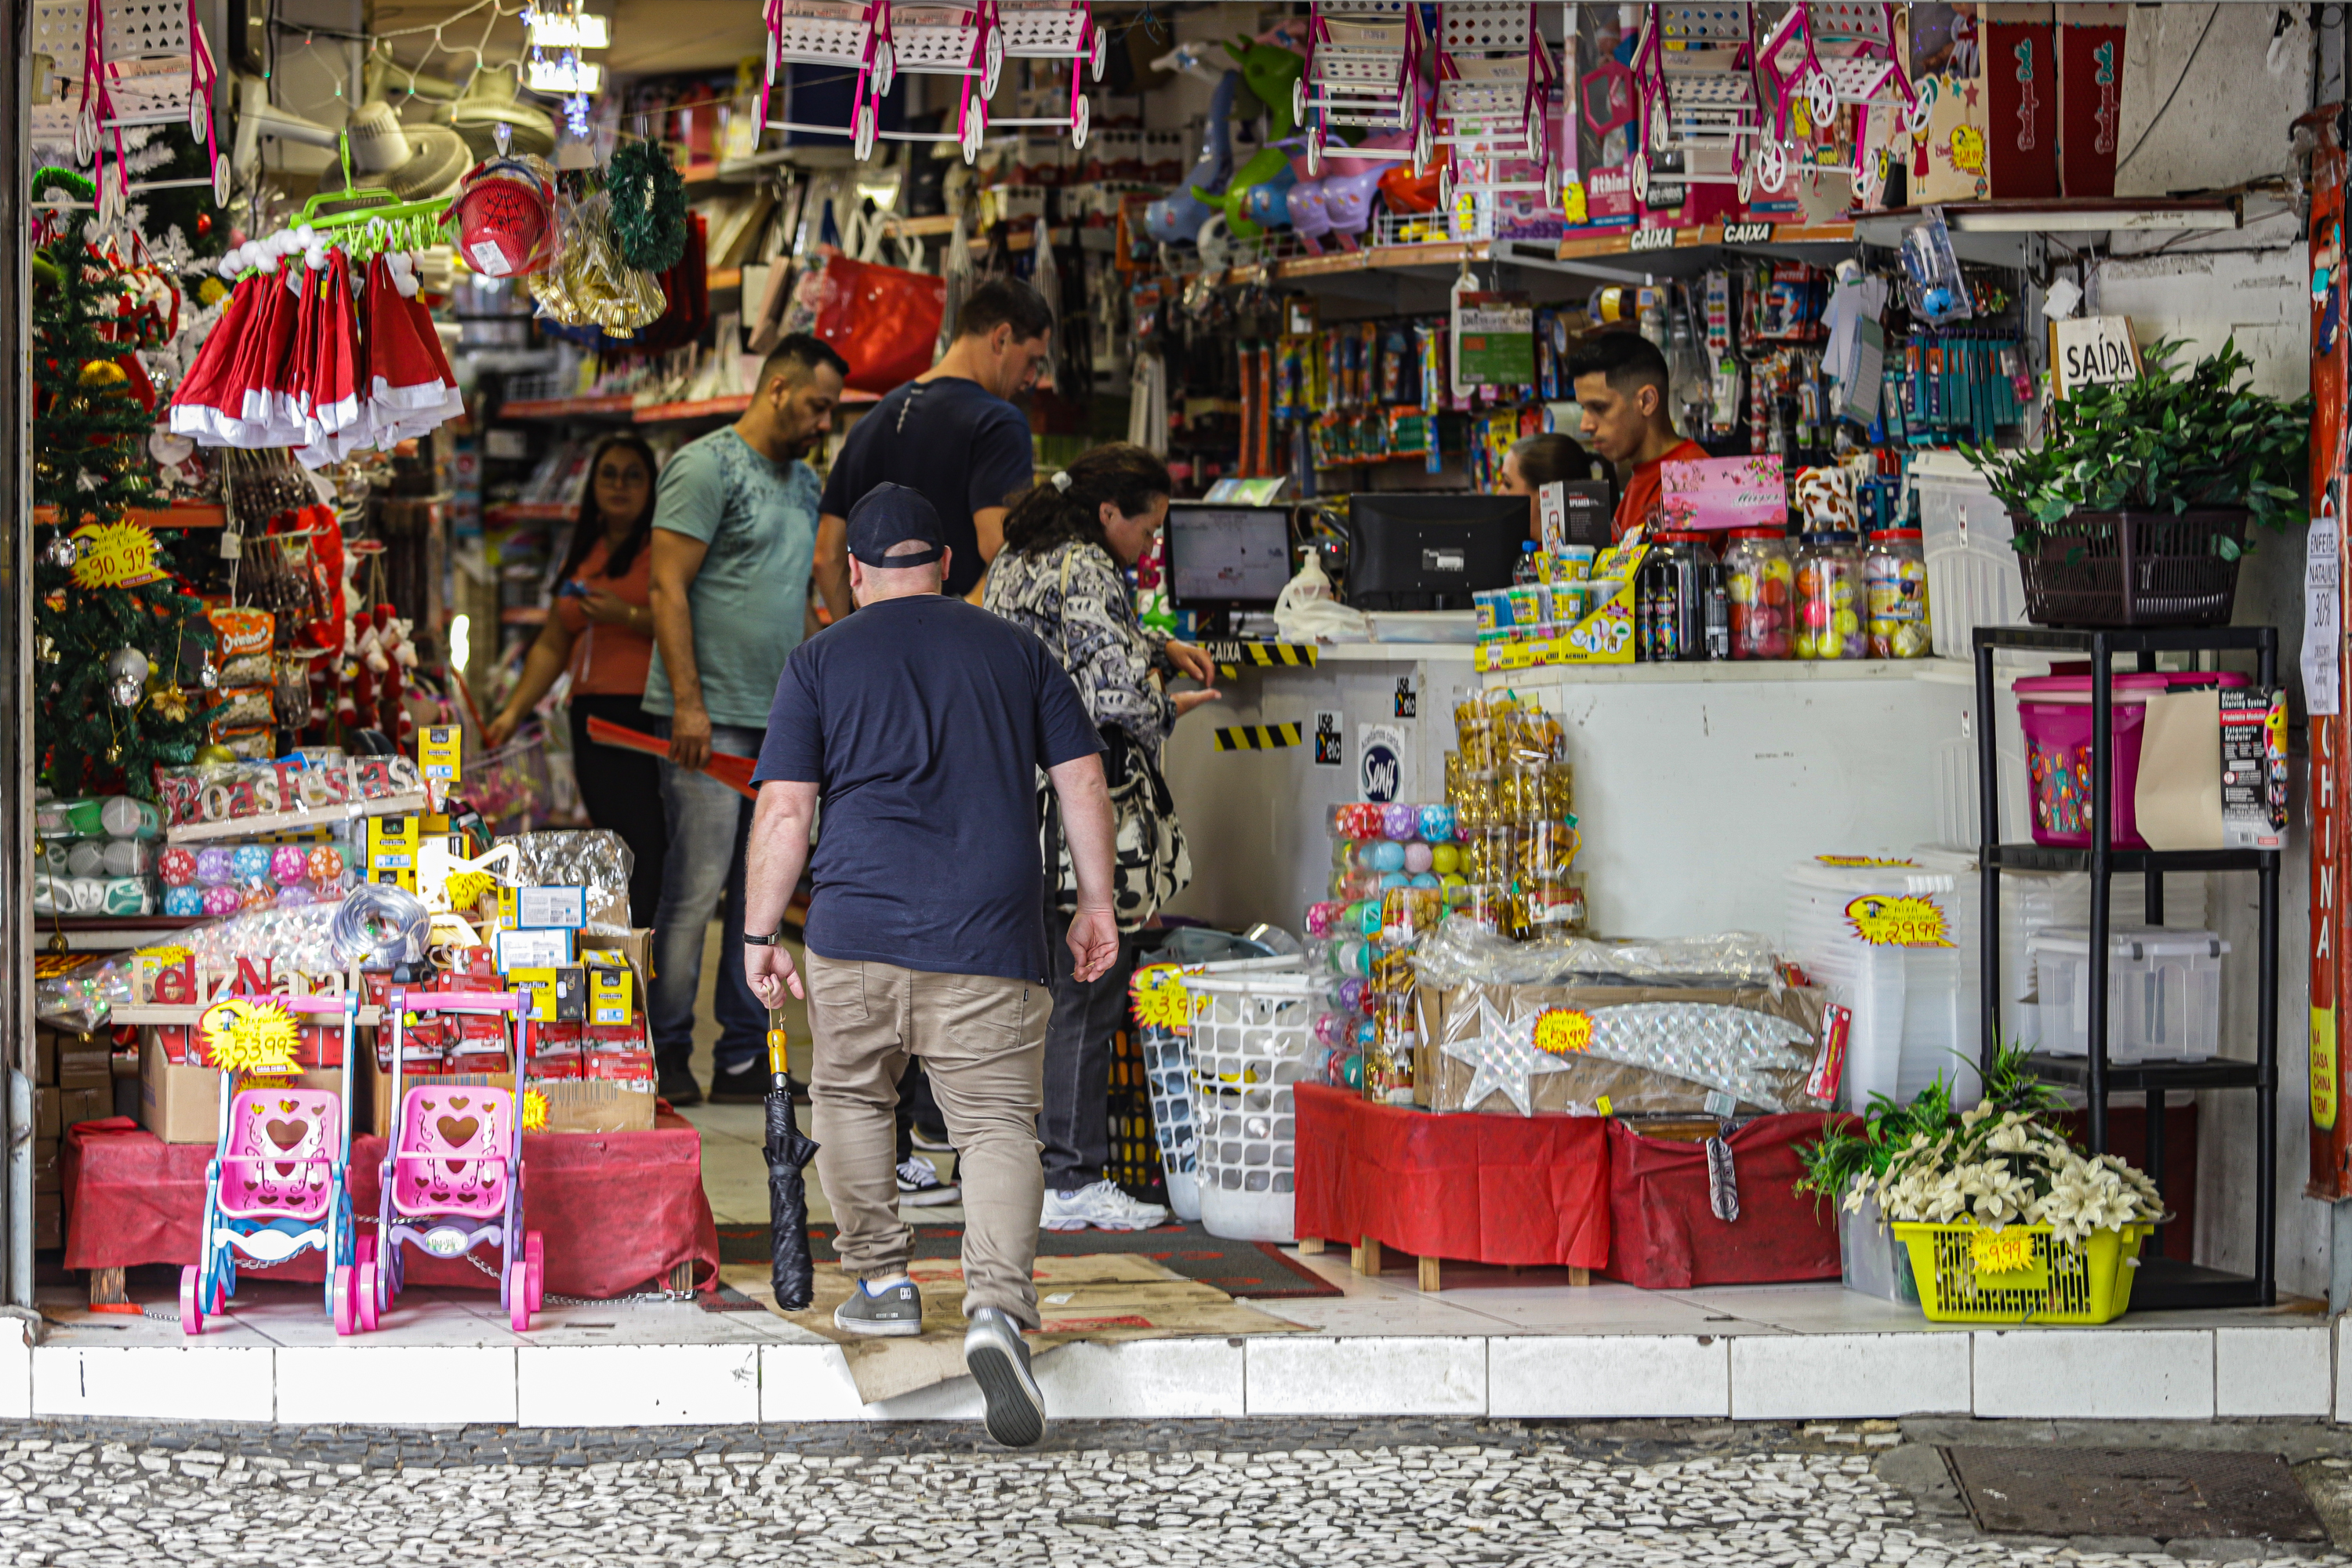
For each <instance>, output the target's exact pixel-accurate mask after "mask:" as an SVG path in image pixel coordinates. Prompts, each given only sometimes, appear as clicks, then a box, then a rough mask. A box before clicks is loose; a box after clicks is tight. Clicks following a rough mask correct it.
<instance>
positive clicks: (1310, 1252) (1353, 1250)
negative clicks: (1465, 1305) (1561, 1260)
mask: <svg viewBox="0 0 2352 1568" xmlns="http://www.w3.org/2000/svg"><path fill="white" fill-rule="evenodd" d="M1298 1250H1299V1252H1300V1254H1301V1255H1302V1256H1304V1257H1308V1258H1312V1257H1314V1256H1315V1255H1316V1254H1318V1253H1319V1252H1321V1251H1322V1250H1323V1238H1322V1237H1319V1236H1314V1237H1300V1238H1299V1241H1298ZM1454 1261H1455V1262H1457V1263H1459V1262H1463V1261H1465V1260H1464V1259H1462V1258H1455V1259H1454ZM1414 1262H1415V1263H1417V1264H1418V1265H1419V1266H1420V1270H1419V1279H1418V1281H1417V1286H1418V1289H1421V1290H1422V1291H1423V1293H1424V1294H1426V1295H1431V1296H1434V1295H1435V1294H1437V1292H1438V1291H1439V1290H1441V1289H1444V1284H1443V1283H1442V1281H1443V1277H1444V1264H1445V1260H1444V1258H1415V1259H1414ZM1348 1267H1349V1268H1352V1269H1354V1270H1355V1271H1356V1272H1357V1273H1359V1274H1370V1275H1378V1274H1379V1273H1380V1271H1381V1243H1380V1242H1378V1241H1376V1240H1374V1239H1373V1238H1372V1237H1369V1236H1367V1237H1361V1238H1360V1239H1359V1240H1358V1241H1357V1242H1356V1243H1355V1244H1354V1245H1353V1246H1351V1247H1349V1248H1348ZM1505 1268H1507V1269H1508V1271H1509V1272H1510V1273H1512V1274H1514V1275H1516V1274H1517V1273H1518V1269H1517V1268H1512V1267H1510V1266H1509V1265H1505ZM1568 1282H1569V1284H1570V1285H1571V1286H1575V1285H1590V1284H1591V1283H1592V1271H1591V1269H1589V1268H1577V1267H1575V1266H1574V1265H1570V1267H1569V1270H1568Z"/></svg>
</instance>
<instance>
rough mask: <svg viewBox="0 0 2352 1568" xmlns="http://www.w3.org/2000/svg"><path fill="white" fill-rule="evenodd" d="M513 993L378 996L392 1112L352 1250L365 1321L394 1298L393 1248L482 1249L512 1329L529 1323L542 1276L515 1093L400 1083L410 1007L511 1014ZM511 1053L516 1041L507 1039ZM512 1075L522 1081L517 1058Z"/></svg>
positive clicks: (457, 1252)
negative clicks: (489, 1257)
mask: <svg viewBox="0 0 2352 1568" xmlns="http://www.w3.org/2000/svg"><path fill="white" fill-rule="evenodd" d="M519 1012H520V997H519V996H518V995H517V994H516V993H514V992H512V991H478V992H458V991H449V992H437V991H410V990H408V989H407V988H405V987H404V986H395V987H394V989H393V991H392V994H391V995H390V997H389V998H388V999H387V1000H386V1002H385V1004H384V1013H385V1017H386V1020H387V1022H388V1024H389V1026H390V1028H391V1033H392V1103H393V1105H394V1108H395V1110H394V1117H395V1120H394V1123H393V1130H392V1135H391V1141H390V1144H389V1146H388V1147H387V1148H386V1150H385V1152H384V1159H383V1172H382V1182H383V1197H382V1201H381V1205H380V1206H379V1209H378V1212H377V1219H376V1234H375V1235H374V1236H373V1237H368V1238H366V1239H364V1240H362V1242H361V1244H360V1250H359V1283H360V1293H361V1298H362V1300H363V1301H365V1302H366V1303H368V1316H367V1319H366V1321H365V1323H364V1324H363V1326H364V1327H366V1328H368V1329H371V1330H372V1329H373V1328H374V1327H375V1326H376V1321H377V1316H378V1314H381V1313H383V1312H385V1311H389V1310H391V1308H392V1305H393V1303H394V1301H395V1300H398V1299H399V1296H400V1287H401V1280H402V1277H403V1273H404V1269H403V1268H402V1258H401V1248H402V1247H404V1246H406V1247H415V1248H417V1249H419V1250H421V1251H423V1252H425V1253H427V1254H429V1255H431V1256H432V1257H435V1258H464V1257H467V1256H468V1255H469V1254H471V1253H472V1252H474V1251H475V1250H476V1249H477V1248H478V1247H494V1248H496V1249H497V1252H498V1255H499V1264H498V1279H499V1306H500V1307H502V1308H504V1309H505V1310H506V1313H507V1321H509V1323H511V1324H512V1325H513V1326H514V1330H515V1331H516V1332H517V1333H522V1332H526V1331H529V1329H530V1315H531V1313H533V1312H535V1311H537V1310H539V1305H540V1301H541V1298H542V1296H543V1294H544V1289H545V1284H546V1273H547V1269H546V1250H545V1247H544V1244H543V1243H542V1242H541V1239H540V1233H539V1232H537V1231H535V1230H534V1231H530V1232H528V1233H526V1232H525V1231H524V1230H523V1228H522V1223H523V1209H522V1138H521V1132H520V1128H519V1126H518V1124H517V1113H518V1108H517V1105H516V1096H515V1091H514V1089H499V1088H496V1087H493V1086H488V1085H483V1084H474V1083H456V1082H451V1081H448V1080H446V1079H432V1080H427V1081H425V1082H424V1083H420V1084H418V1085H417V1086H416V1087H415V1088H414V1089H404V1088H403V1080H404V1071H403V1069H404V1067H405V1066H406V1059H407V1054H408V1052H407V1045H406V1040H405V1034H406V1030H407V1027H408V1025H409V1022H410V1016H411V1015H412V1014H415V1013H449V1014H460V1015H463V1014H488V1015H489V1016H493V1017H505V1018H509V1019H510V1018H512V1017H514V1016H516V1015H517V1014H518V1013H519ZM508 1048H509V1059H510V1060H514V1061H516V1062H518V1064H519V1063H520V1057H518V1056H515V1055H513V1054H512V1053H513V1052H514V1048H515V1043H514V1041H513V1039H512V1037H511V1036H509V1040H508ZM515 1080H516V1082H517V1083H518V1084H519V1083H520V1081H521V1072H520V1066H518V1068H517V1071H516V1075H515Z"/></svg>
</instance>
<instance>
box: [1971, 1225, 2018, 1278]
mask: <svg viewBox="0 0 2352 1568" xmlns="http://www.w3.org/2000/svg"><path fill="white" fill-rule="evenodd" d="M1969 1267H1970V1268H1973V1269H1975V1270H1976V1272H1977V1273H1978V1274H1979V1275H1984V1274H2022V1273H2024V1272H2025V1271H2026V1270H2027V1269H2029V1268H2032V1267H2033V1237H2032V1233H2031V1232H2029V1231H2024V1230H2017V1229H2002V1230H1990V1229H1987V1230H1979V1231H1976V1232H1975V1233H1973V1234H1972V1235H1970V1236H1969Z"/></svg>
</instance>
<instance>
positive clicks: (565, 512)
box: [482, 500, 579, 524]
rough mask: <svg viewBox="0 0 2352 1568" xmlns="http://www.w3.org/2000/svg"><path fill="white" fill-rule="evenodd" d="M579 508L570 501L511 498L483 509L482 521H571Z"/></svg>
mask: <svg viewBox="0 0 2352 1568" xmlns="http://www.w3.org/2000/svg"><path fill="white" fill-rule="evenodd" d="M578 510H579V508H577V507H575V506H573V505H572V503H571V502H569V501H560V500H510V501H507V502H504V503H502V504H500V505H498V506H486V507H484V508H483V509H482V521H484V522H488V523H492V524H501V523H509V522H570V521H572V517H573V516H574V515H575V514H576V513H577V512H578Z"/></svg>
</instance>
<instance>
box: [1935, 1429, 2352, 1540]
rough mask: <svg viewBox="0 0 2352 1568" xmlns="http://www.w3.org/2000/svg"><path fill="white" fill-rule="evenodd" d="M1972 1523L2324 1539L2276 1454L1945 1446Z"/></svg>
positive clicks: (2175, 1535) (2005, 1530)
mask: <svg viewBox="0 0 2352 1568" xmlns="http://www.w3.org/2000/svg"><path fill="white" fill-rule="evenodd" d="M1944 1457H1945V1459H1946V1460H1947V1462H1948V1463H1949V1464H1950V1466H1951V1468H1952V1479H1954V1480H1955V1481H1957V1482H1958V1483H1959V1488H1960V1495H1961V1496H1963V1497H1965V1498H1966V1499H1967V1500H1968V1504H1969V1514H1970V1515H1971V1516H1973V1517H1974V1519H1975V1520H1976V1522H1977V1528H1978V1529H1979V1530H1981V1531H1986V1532H1987V1533H1989V1534H2002V1535H2144V1536H2150V1537H2153V1538H2154V1539H2156V1540H2158V1541H2175V1540H2198V1541H2326V1539H2327V1531H2326V1528H2325V1527H2324V1526H2323V1525H2322V1524H2321V1523H2320V1520H2319V1515H2318V1514H2317V1513H2315V1511H2313V1510H2312V1506H2311V1502H2310V1500H2308V1499H2307V1498H2305V1496H2304V1495H2303V1488H2302V1487H2301V1486H2300V1485H2299V1484H2298V1483H2297V1482H2296V1480H2295V1479H2294V1471H2292V1470H2290V1469H2289V1468H2287V1463H2286V1461H2285V1460H2284V1459H2283V1458H2280V1457H2279V1456H2278V1455H2276V1454H2251V1453H2233V1452H2220V1453H2200V1452H2191V1451H2181V1450H2177V1449H2158V1448H2043V1447H2032V1448H1947V1449H1945V1450H1944Z"/></svg>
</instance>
